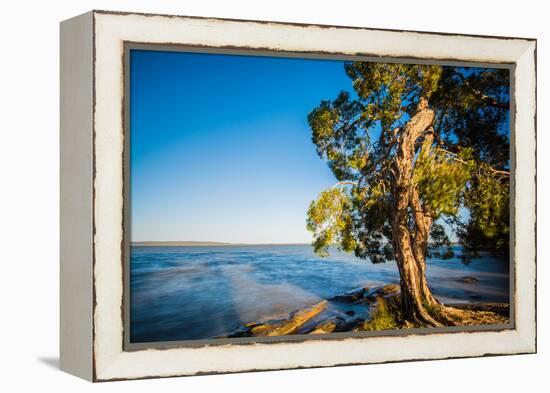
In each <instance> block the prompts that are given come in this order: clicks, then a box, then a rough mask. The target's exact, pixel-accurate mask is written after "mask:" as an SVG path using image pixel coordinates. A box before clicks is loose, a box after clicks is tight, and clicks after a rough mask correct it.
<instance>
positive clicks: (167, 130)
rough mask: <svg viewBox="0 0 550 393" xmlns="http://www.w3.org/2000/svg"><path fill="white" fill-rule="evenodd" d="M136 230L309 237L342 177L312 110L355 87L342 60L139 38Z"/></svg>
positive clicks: (134, 106)
mask: <svg viewBox="0 0 550 393" xmlns="http://www.w3.org/2000/svg"><path fill="white" fill-rule="evenodd" d="M130 86H131V92H130V95H131V96H130V104H131V110H130V113H131V115H130V116H131V120H130V121H131V126H130V127H131V142H130V143H131V148H130V157H131V158H130V159H131V198H132V199H131V206H132V213H131V214H132V240H133V241H140V240H204V241H207V240H208V241H225V242H245V243H285V242H304V243H307V242H310V241H311V235H310V234H309V233H308V232H307V231H306V229H305V218H306V211H307V208H308V206H309V203H310V202H311V201H312V200H313V199H315V197H316V196H317V194H318V193H319V192H321V191H322V190H324V189H325V188H327V187H329V186H331V185H333V184H334V182H335V179H334V176H333V175H332V173H331V172H330V170H329V169H328V167H327V165H326V163H325V162H324V161H323V160H321V159H320V158H319V157H318V156H317V154H316V152H315V146H314V145H313V143H312V142H311V131H310V129H309V127H308V125H307V114H308V113H309V112H310V111H311V110H312V109H313V108H314V107H315V106H317V105H318V104H319V102H320V101H321V100H323V99H325V100H326V99H333V98H335V97H336V95H337V93H338V92H339V91H340V90H348V91H350V90H352V89H351V82H350V80H349V79H348V77H347V76H346V75H345V72H344V66H343V62H342V61H329V60H304V59H288V58H272V57H252V56H236V55H213V54H192V53H184V52H161V51H142V50H132V52H131V84H130Z"/></svg>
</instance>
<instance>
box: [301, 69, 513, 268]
mask: <svg viewBox="0 0 550 393" xmlns="http://www.w3.org/2000/svg"><path fill="white" fill-rule="evenodd" d="M345 71H346V73H347V75H348V76H349V78H350V79H351V84H352V87H353V90H354V92H353V93H349V92H340V93H339V94H338V96H337V98H336V99H335V100H333V101H322V102H321V103H320V104H319V106H318V107H317V108H315V109H314V110H313V111H311V113H310V114H309V116H308V123H309V126H310V128H311V130H312V141H313V143H314V144H315V146H316V148H317V153H318V154H319V156H320V157H321V158H323V159H325V160H326V161H327V163H328V165H329V167H330V169H331V170H332V172H333V174H334V176H335V177H336V179H337V180H338V181H339V182H341V183H345V185H342V186H341V187H336V188H332V189H329V190H327V191H324V192H322V193H321V194H320V195H319V198H318V199H317V200H316V201H314V202H312V203H311V205H310V207H309V210H308V218H307V228H308V230H310V231H311V232H313V234H314V248H315V251H316V252H317V253H319V254H320V255H323V256H326V255H327V254H328V251H329V246H331V245H337V246H338V247H339V248H340V249H343V250H346V251H354V253H355V255H356V256H358V257H360V258H365V259H370V260H371V261H372V262H374V263H378V262H385V261H386V260H390V259H393V258H394V250H393V247H392V240H393V233H392V228H391V223H390V221H389V220H390V218H391V216H392V212H393V206H394V204H395V192H396V190H395V189H394V186H395V183H394V180H395V179H394V172H393V165H394V162H395V157H396V152H397V148H396V147H397V146H398V144H399V143H401V142H400V139H399V136H400V132H401V131H400V130H402V129H404V127H405V125H406V124H407V121H408V120H409V119H410V118H411V117H412V116H414V115H415V113H416V112H417V111H418V103H419V102H420V99H421V97H425V98H429V105H430V108H431V109H433V110H434V112H435V121H434V124H433V128H434V130H433V134H434V135H433V136H434V138H433V142H432V139H429V140H428V142H427V146H425V147H423V143H422V138H420V140H419V141H417V143H416V144H415V146H414V157H415V159H414V163H413V178H412V179H411V180H412V184H411V186H412V187H415V188H416V190H417V191H418V195H419V197H420V200H421V204H422V206H423V207H424V208H425V209H426V210H427V212H428V213H429V215H430V216H431V218H432V219H433V220H434V221H435V220H437V219H438V218H440V217H441V218H442V219H443V218H445V219H447V220H451V221H453V222H455V223H456V225H455V228H457V230H458V235H459V239H460V240H461V241H462V242H463V243H464V244H465V245H467V246H468V247H471V248H472V249H473V248H477V247H487V246H490V245H493V248H495V247H496V248H499V249H505V248H507V245H508V243H507V239H508V233H509V229H508V193H509V178H508V177H506V176H505V175H502V173H504V172H505V171H506V170H507V168H508V165H509V158H508V157H509V154H508V151H509V147H508V137H507V135H506V134H505V133H504V132H503V130H507V128H506V127H505V124H506V122H507V121H508V120H509V107H508V106H509V95H508V91H509V87H508V82H509V79H508V75H507V73H506V71H503V70H485V69H466V68H461V69H459V68H457V67H441V66H430V65H410V64H385V63H369V62H353V63H347V64H346V65H345ZM424 141H426V140H424ZM424 144H426V143H424ZM424 149H426V150H424ZM495 169H496V171H495ZM462 208H466V209H468V211H469V212H470V214H469V218H468V221H467V222H466V223H461V222H459V214H458V213H459V212H460V210H461V209H462ZM411 217H412V214H411ZM412 221H413V222H412V223H411V226H410V227H411V230H413V231H414V229H415V228H414V225H415V224H414V220H412ZM430 238H431V241H432V243H433V245H434V246H435V247H441V246H448V245H449V239H448V236H447V234H446V232H445V229H443V227H440V226H438V224H435V225H433V226H432V228H431V234H430ZM447 256H448V255H447Z"/></svg>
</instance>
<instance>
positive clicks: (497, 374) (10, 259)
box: [0, 0, 550, 393]
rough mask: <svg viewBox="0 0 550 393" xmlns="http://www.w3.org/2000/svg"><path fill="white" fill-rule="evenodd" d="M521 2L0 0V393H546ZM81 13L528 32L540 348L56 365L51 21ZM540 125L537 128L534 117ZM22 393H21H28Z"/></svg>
mask: <svg viewBox="0 0 550 393" xmlns="http://www.w3.org/2000/svg"><path fill="white" fill-rule="evenodd" d="M544 5H545V2H537V1H531V0H522V1H504V0H501V1H492V2H482V1H479V0H477V1H471V0H461V1H452V2H443V1H441V0H439V1H437V0H434V1H422V0H418V1H389V0H388V1H371V2H368V1H366V0H360V1H351V0H338V1H330V2H328V1H321V0H316V1H310V2H307V1H301V2H300V1H298V0H289V1H286V0H278V1H273V0H271V1H269V2H266V1H246V0H230V1H223V0H219V1H214V0H186V1H180V2H176V1H170V0H156V1H153V0H149V1H147V0H133V1H124V0H101V1H99V0H98V1H87V0H79V1H74V0H73V1H61V0H59V1H55V2H47V1H29V0H19V1H11V2H4V3H3V4H2V11H1V12H0V40H1V45H0V71H1V72H0V245H1V247H0V263H1V267H2V268H1V270H0V390H1V391H4V392H11V391H23V390H27V389H28V390H29V391H33V390H34V391H40V390H47V391H54V390H59V391H79V392H81V391H91V390H92V389H95V391H103V392H108V391H109V392H115V391H117V392H119V391H125V390H128V391H132V392H142V391H143V392H150V391H151V390H152V389H154V390H160V389H162V390H163V391H174V392H176V391H177V392H194V391H200V392H219V391H224V392H232V391H238V392H246V391H256V392H259V391H261V392H262V393H264V392H265V393H267V392H281V391H283V392H293V391H311V392H315V393H317V392H325V391H326V392H336V391H345V392H352V391H362V392H381V391H405V390H406V391H410V392H416V391H422V392H445V393H447V392H478V391H479V392H485V391H487V392H488V391H491V392H523V391H530V392H538V391H548V390H547V389H548V385H550V383H549V378H548V372H549V370H550V369H549V365H550V356H549V355H548V353H549V352H550V344H549V343H550V341H549V340H548V336H547V334H545V333H546V332H548V326H549V322H548V319H549V317H548V315H549V312H548V311H547V310H548V307H549V302H548V297H549V293H550V292H549V290H548V288H547V287H546V286H547V285H549V280H548V277H547V276H548V271H549V269H548V267H547V262H548V261H547V260H548V256H549V255H550V253H549V252H548V249H546V248H545V247H544V246H545V243H546V241H547V240H546V239H548V238H549V236H550V230H549V224H550V220H549V208H548V204H546V203H545V195H548V194H546V193H547V192H550V187H549V178H548V176H549V175H548V168H549V165H550V158H548V155H549V154H550V150H549V149H550V137H549V135H548V134H547V133H546V132H545V131H546V129H547V124H545V120H546V118H547V116H546V115H547V113H548V112H547V110H548V108H549V107H548V102H550V99H549V98H548V97H549V96H548V94H549V91H550V87H549V85H548V78H547V75H546V73H545V70H546V69H548V67H549V65H550V56H549V54H548V51H547V48H548V47H549V46H550V35H549V33H550V28H549V23H548V10H545V9H544V8H545V7H544ZM90 9H109V10H119V11H141V12H153V13H172V14H182V15H198V16H215V17H225V18H243V19H261V20H274V21H288V22H304V23H323V24H332V25H350V26H366V27H380V28H391V29H410V30H423V31H439V32H460V33H472V34H487V35H504V36H524V37H535V38H538V40H539V41H538V151H539V154H538V172H539V173H538V194H539V206H538V223H539V224H538V230H539V232H538V244H539V246H538V265H539V268H538V277H539V278H538V283H539V284H538V289H539V292H538V295H539V296H538V323H539V328H538V332H539V354H538V355H524V356H508V357H493V358H479V359H465V360H447V361H430V362H419V363H399V364H387V365H371V366H354V367H339V368H330V369H314V370H294V371H278V372H262V373H252V374H236V375H218V376H208V377H193V378H170V379H162V380H144V381H132V382H115V383H103V384H99V385H92V384H89V383H87V382H84V381H81V380H79V379H77V378H74V377H72V376H70V375H67V374H64V373H62V372H60V371H58V370H57V367H58V315H59V308H58V283H59V279H58V274H59V268H58V256H59V251H58V248H59V247H58V243H59V234H58V233H59V219H58V216H59V199H58V198H59V192H58V189H59V174H58V173H59V159H58V157H59V146H58V144H59V131H58V128H59V119H58V118H59V104H58V101H59V94H58V85H59V78H58V74H59V61H58V59H59V34H58V31H59V27H58V23H59V21H61V20H63V19H67V18H70V17H72V16H74V15H77V14H80V13H83V12H86V11H88V10H90ZM546 123H547V122H546ZM31 389H33V390H31Z"/></svg>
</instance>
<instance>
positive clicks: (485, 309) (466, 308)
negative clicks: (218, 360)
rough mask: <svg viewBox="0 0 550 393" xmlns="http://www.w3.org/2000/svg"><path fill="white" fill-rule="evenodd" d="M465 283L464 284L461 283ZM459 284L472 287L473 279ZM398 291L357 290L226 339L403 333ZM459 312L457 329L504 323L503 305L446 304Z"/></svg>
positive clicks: (253, 325) (391, 288) (392, 287)
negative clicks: (469, 284) (462, 316)
mask: <svg viewBox="0 0 550 393" xmlns="http://www.w3.org/2000/svg"><path fill="white" fill-rule="evenodd" d="M464 279H465V280H464ZM461 280H464V281H465V282H469V283H475V278H472V277H465V278H462V279H461ZM399 302H400V288H399V285H397V284H388V285H384V286H380V287H376V288H372V289H371V288H357V289H355V290H353V291H349V292H346V293H343V294H339V295H337V296H334V297H332V298H329V299H324V300H322V301H320V302H318V303H316V304H313V305H310V306H307V307H304V308H301V309H299V310H296V311H294V312H292V313H290V314H289V315H288V316H287V317H286V318H282V319H267V320H263V321H257V322H250V323H247V324H245V325H244V326H242V327H239V328H238V329H236V330H234V331H233V332H232V333H230V334H229V335H227V336H225V337H227V338H233V337H257V336H284V335H290V334H323V333H334V332H360V331H369V330H370V331H372V330H390V329H405V328H415V327H421V326H412V325H411V324H409V323H408V322H407V321H402V320H401V318H400V311H399V310H400V307H399ZM446 306H450V307H453V308H455V309H459V310H461V311H463V313H462V314H464V318H463V320H461V321H460V323H459V325H461V326H472V325H487V324H503V323H507V322H508V318H509V316H508V315H509V305H508V304H506V303H477V304H472V303H459V304H446Z"/></svg>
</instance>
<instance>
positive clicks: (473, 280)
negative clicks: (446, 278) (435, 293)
mask: <svg viewBox="0 0 550 393" xmlns="http://www.w3.org/2000/svg"><path fill="white" fill-rule="evenodd" d="M457 281H460V282H463V283H465V284H475V283H476V282H478V281H479V280H478V279H477V278H475V277H471V276H465V277H459V278H458V279H457Z"/></svg>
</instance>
